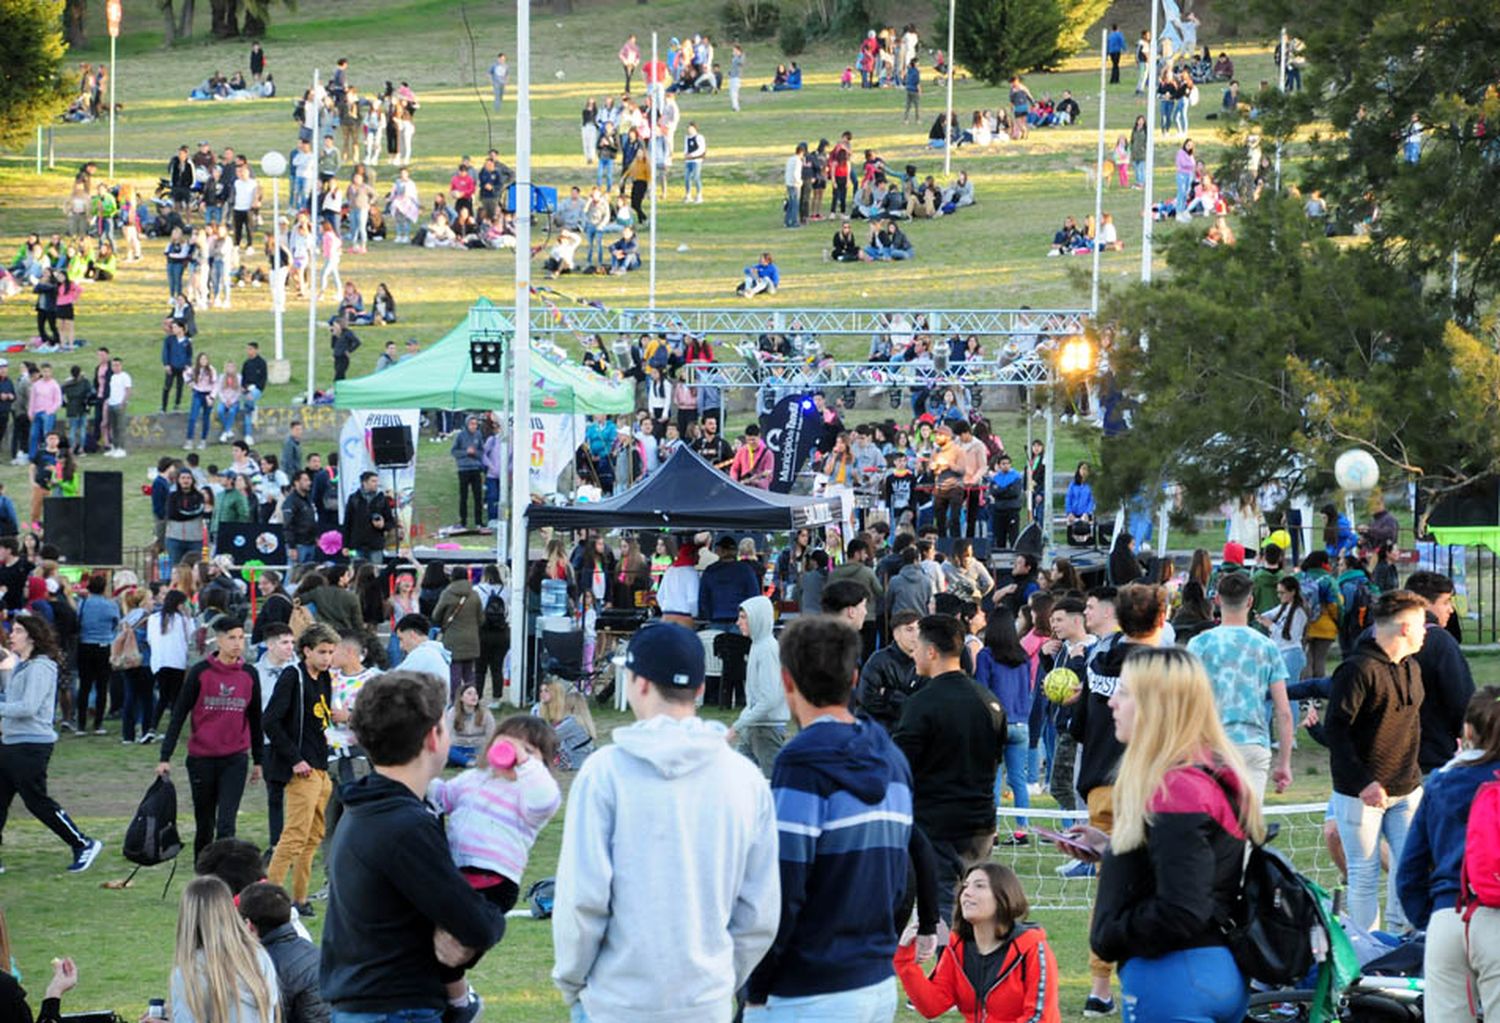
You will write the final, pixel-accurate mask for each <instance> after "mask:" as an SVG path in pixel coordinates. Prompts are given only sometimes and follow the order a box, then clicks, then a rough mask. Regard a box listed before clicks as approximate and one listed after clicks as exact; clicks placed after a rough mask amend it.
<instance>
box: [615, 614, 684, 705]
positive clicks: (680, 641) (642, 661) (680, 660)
mask: <svg viewBox="0 0 1500 1023" xmlns="http://www.w3.org/2000/svg"><path fill="white" fill-rule="evenodd" d="M625 667H627V668H629V669H630V670H631V671H632V672H633V673H635V674H636V675H639V676H640V677H641V678H644V679H648V680H650V681H652V682H655V683H656V684H657V685H661V686H673V687H675V688H679V689H697V688H698V687H699V686H701V685H702V684H703V643H702V642H701V641H700V640H699V639H698V634H697V633H696V632H694V631H692V630H691V629H688V628H686V627H684V626H681V625H677V624H675V623H673V622H652V623H651V624H650V625H647V626H646V627H645V628H643V629H641V630H640V631H639V632H637V633H636V634H635V635H634V636H632V637H630V646H629V647H627V648H626V650H625Z"/></svg>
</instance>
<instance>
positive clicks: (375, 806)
mask: <svg viewBox="0 0 1500 1023" xmlns="http://www.w3.org/2000/svg"><path fill="white" fill-rule="evenodd" d="M339 798H340V799H341V800H342V802H343V805H344V814H343V817H342V818H341V820H340V823H339V827H338V830H337V831H335V832H334V836H333V842H332V843H331V845H330V847H329V850H328V879H329V880H328V883H329V893H328V910H327V917H326V918H325V922H324V924H323V959H322V974H321V977H322V986H323V998H324V1000H325V1001H327V1002H328V1004H329V1005H330V1006H332V1007H333V1008H335V1009H337V1010H339V1011H342V1012H381V1013H386V1012H396V1011H399V1010H401V1009H441V1008H443V1006H444V1005H445V1004H446V1002H447V997H446V995H445V994H444V992H443V982H442V980H441V979H439V966H438V962H437V959H436V957H435V956H434V955H433V950H432V934H433V931H434V930H435V929H436V928H439V927H441V928H442V929H443V930H445V931H447V932H448V933H449V934H451V935H453V936H454V937H455V938H457V939H458V940H459V942H460V943H462V944H463V945H466V946H467V947H469V948H472V949H474V950H476V951H479V952H482V951H484V950H485V949H487V948H489V947H490V946H491V945H494V944H495V943H496V942H497V941H499V940H500V938H501V936H502V935H503V934H504V933H505V914H504V913H502V912H501V911H500V907H498V906H496V905H494V904H492V903H490V902H488V901H486V900H485V899H484V898H483V897H481V896H480V895H479V894H478V893H477V892H475V891H474V889H473V888H471V887H469V884H468V882H467V881H465V880H464V878H463V875H461V874H460V873H459V872H458V868H457V867H455V866H454V865H453V856H452V854H451V853H450V852H449V850H448V840H447V838H446V837H445V836H444V835H443V825H442V822H441V821H440V820H439V818H438V815H437V813H436V811H434V810H433V809H432V807H431V806H429V805H428V804H427V803H425V802H424V801H423V800H422V799H420V798H419V797H418V796H417V795H416V794H415V793H413V792H412V791H411V790H410V789H408V788H407V787H406V786H405V785H402V784H401V783H400V782H395V781H392V780H390V779H389V778H386V777H385V776H384V775H381V774H378V773H377V774H371V775H369V776H367V777H364V778H361V779H359V780H358V781H356V782H352V783H350V784H348V785H344V786H342V787H341V788H340V789H339Z"/></svg>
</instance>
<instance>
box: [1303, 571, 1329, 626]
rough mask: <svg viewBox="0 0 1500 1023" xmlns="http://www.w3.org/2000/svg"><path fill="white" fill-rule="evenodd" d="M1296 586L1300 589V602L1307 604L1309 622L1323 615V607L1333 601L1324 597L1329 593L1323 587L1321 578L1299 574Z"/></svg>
mask: <svg viewBox="0 0 1500 1023" xmlns="http://www.w3.org/2000/svg"><path fill="white" fill-rule="evenodd" d="M1297 586H1298V588H1299V589H1301V590H1302V603H1303V604H1305V605H1306V606H1307V620H1308V622H1309V624H1310V623H1312V622H1315V621H1317V620H1318V619H1319V618H1321V617H1323V609H1324V608H1325V607H1326V606H1328V605H1330V604H1333V603H1334V602H1333V601H1332V600H1326V599H1324V598H1325V596H1328V595H1329V594H1328V593H1327V591H1326V590H1325V589H1324V586H1323V580H1322V579H1318V578H1316V577H1314V576H1310V575H1299V576H1298V577H1297Z"/></svg>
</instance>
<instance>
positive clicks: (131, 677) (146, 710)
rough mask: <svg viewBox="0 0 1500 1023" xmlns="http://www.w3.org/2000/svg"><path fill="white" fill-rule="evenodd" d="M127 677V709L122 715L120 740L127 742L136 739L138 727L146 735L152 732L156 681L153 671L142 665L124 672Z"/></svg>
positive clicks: (125, 708)
mask: <svg viewBox="0 0 1500 1023" xmlns="http://www.w3.org/2000/svg"><path fill="white" fill-rule="evenodd" d="M120 674H122V675H124V676H125V707H124V709H123V710H122V711H121V713H120V738H122V739H124V740H125V741H126V742H130V741H131V740H133V739H135V732H136V727H137V726H139V727H140V730H141V734H142V735H145V734H146V733H147V732H148V731H150V730H151V705H152V700H153V696H154V694H153V692H152V690H153V688H154V683H155V681H156V680H155V679H153V678H152V677H151V669H150V668H147V667H146V666H145V665H142V666H141V667H139V668H131V669H130V670H128V671H122V672H121V673H120Z"/></svg>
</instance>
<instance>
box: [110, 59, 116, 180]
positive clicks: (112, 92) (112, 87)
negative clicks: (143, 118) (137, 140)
mask: <svg viewBox="0 0 1500 1023" xmlns="http://www.w3.org/2000/svg"><path fill="white" fill-rule="evenodd" d="M109 176H110V178H111V179H113V178H114V176H115V34H114V33H113V32H111V33H110V34H109Z"/></svg>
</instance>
